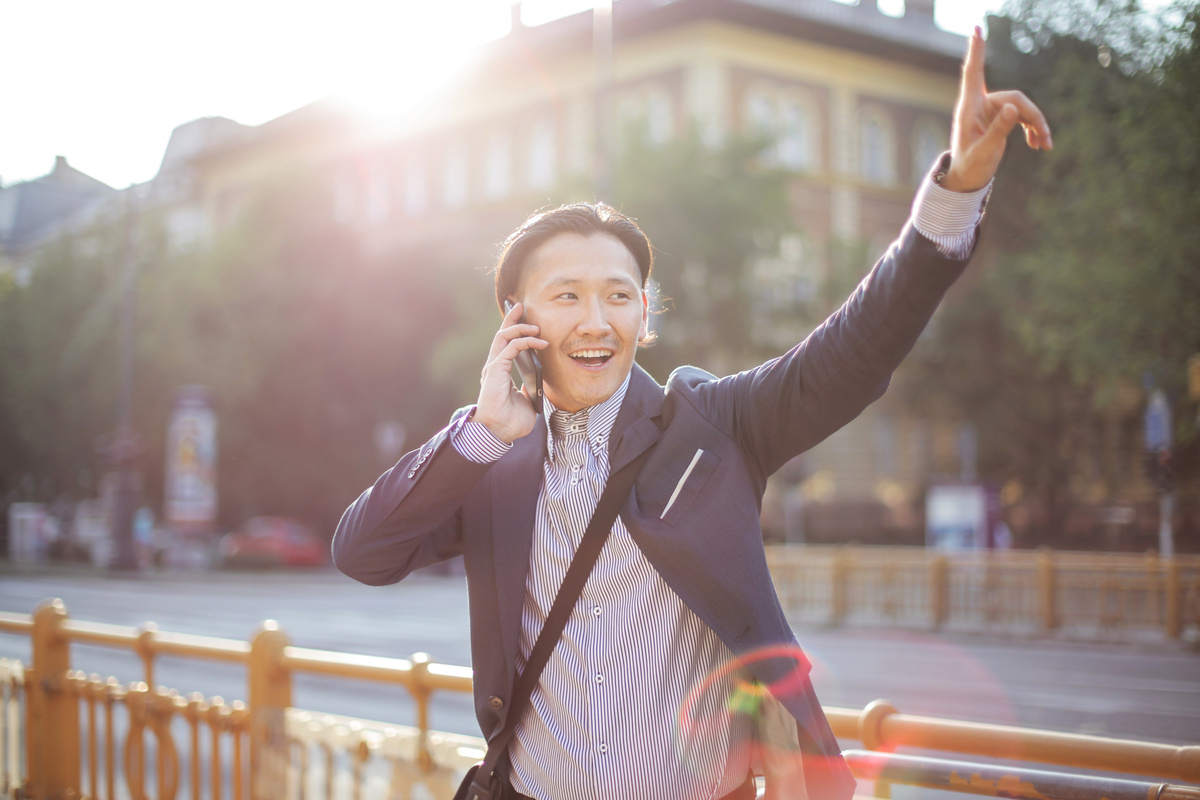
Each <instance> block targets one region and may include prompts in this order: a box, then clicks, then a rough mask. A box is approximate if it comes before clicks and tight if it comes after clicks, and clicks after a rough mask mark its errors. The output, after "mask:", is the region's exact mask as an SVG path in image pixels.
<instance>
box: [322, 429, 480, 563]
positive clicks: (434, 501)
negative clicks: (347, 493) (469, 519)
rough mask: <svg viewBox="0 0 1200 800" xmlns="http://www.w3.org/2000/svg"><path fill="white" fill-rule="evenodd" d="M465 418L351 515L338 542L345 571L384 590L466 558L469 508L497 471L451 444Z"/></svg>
mask: <svg viewBox="0 0 1200 800" xmlns="http://www.w3.org/2000/svg"><path fill="white" fill-rule="evenodd" d="M466 412H467V409H462V410H460V411H459V412H457V413H456V414H455V415H454V418H453V419H452V421H451V423H450V425H448V426H447V427H446V428H444V429H443V430H442V431H440V432H439V433H438V434H437V435H436V436H434V437H433V438H432V439H430V440H429V441H428V442H426V443H425V444H424V445H423V446H422V447H421V448H420V449H418V450H414V451H412V452H411V453H408V454H407V455H405V456H404V457H403V458H401V459H400V461H399V462H398V463H397V464H396V465H395V466H394V467H392V468H391V469H389V470H388V471H387V472H385V473H383V475H381V476H380V477H379V480H377V481H375V485H374V486H372V487H371V488H369V489H367V490H366V491H365V492H363V493H362V494H361V495H359V497H358V499H357V500H355V501H354V502H353V503H352V504H351V505H350V507H349V508H347V509H346V511H345V513H344V514H342V519H341V521H340V522H339V523H338V526H337V531H336V532H335V533H334V535H333V562H334V564H335V565H336V566H337V568H338V569H339V570H341V571H342V572H343V573H345V574H346V575H348V576H350V577H351V578H354V579H355V580H357V581H361V582H362V583H368V584H371V585H373V586H381V585H383V584H388V583H395V582H396V581H398V580H400V579H401V578H403V577H404V576H406V575H408V574H409V573H410V572H412V571H414V570H416V569H419V568H421V567H424V566H428V565H430V564H435V563H437V562H439V561H445V560H446V559H448V558H453V557H454V556H456V555H459V554H460V553H461V552H462V531H461V524H460V516H461V508H462V504H463V501H464V500H465V499H466V497H467V495H468V494H469V493H470V492H471V490H472V489H473V488H474V487H475V485H476V484H477V483H478V482H479V480H480V479H481V478H482V477H483V476H484V475H485V474H486V473H487V471H488V469H489V468H490V467H491V465H490V464H477V463H474V462H472V461H470V460H468V459H466V458H464V457H463V456H462V455H461V454H460V453H459V452H458V451H457V450H456V449H455V448H454V445H453V444H452V443H451V441H450V437H451V435H452V434H453V433H454V431H455V430H456V429H457V428H458V427H459V426H460V425H461V424H462V423H463V422H464V421H465V418H466Z"/></svg>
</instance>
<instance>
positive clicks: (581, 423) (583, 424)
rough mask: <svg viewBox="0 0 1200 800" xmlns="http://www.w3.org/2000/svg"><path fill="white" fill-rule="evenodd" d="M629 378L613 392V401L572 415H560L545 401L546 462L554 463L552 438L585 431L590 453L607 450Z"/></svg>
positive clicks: (589, 407)
mask: <svg viewBox="0 0 1200 800" xmlns="http://www.w3.org/2000/svg"><path fill="white" fill-rule="evenodd" d="M629 378H630V376H629V375H626V376H625V380H624V381H623V382H622V383H621V386H620V388H618V389H617V390H616V391H615V392H613V394H612V397H610V398H608V399H607V400H605V401H604V402H602V403H597V404H596V405H594V406H588V407H587V408H582V409H580V410H579V411H576V412H575V413H573V414H572V413H568V412H566V411H559V410H558V409H557V408H555V407H554V404H553V403H551V402H550V399H549V398H544V399H543V403H544V404H545V407H546V408H545V412H546V458H547V459H549V460H550V461H554V439H555V437H563V436H574V435H579V434H581V433H583V432H585V431H586V432H587V438H588V443H589V444H590V445H591V447H592V452H594V453H599V452H601V451H603V450H604V449H605V448H607V447H608V437H609V435H610V434H611V433H612V428H613V423H615V422H616V421H617V412H619V411H620V410H621V401H622V400H624V399H625V391H626V390H627V389H628V388H629Z"/></svg>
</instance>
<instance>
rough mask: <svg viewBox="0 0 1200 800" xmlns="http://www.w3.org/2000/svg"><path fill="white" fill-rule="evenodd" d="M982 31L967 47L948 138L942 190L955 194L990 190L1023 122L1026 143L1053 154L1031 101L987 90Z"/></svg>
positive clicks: (1018, 94) (1046, 129)
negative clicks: (1015, 130) (1012, 137)
mask: <svg viewBox="0 0 1200 800" xmlns="http://www.w3.org/2000/svg"><path fill="white" fill-rule="evenodd" d="M984 50H985V46H984V43H983V32H982V31H981V30H980V29H979V28H978V27H976V28H975V32H974V33H973V34H972V35H971V38H970V41H969V43H968V44H967V58H966V61H964V62H963V70H962V83H961V85H960V86H959V89H958V105H957V106H956V107H955V109H954V132H953V133H952V134H951V136H950V169H949V170H948V171H947V172H946V177H945V180H943V181H942V186H944V187H945V188H947V189H950V190H951V191H955V192H973V191H975V190H976V189H982V188H983V187H984V186H987V184H988V181H990V180H991V179H992V177H993V176H994V175H995V174H996V168H997V167H999V166H1000V158H1001V157H1002V156H1003V155H1004V145H1005V143H1006V142H1007V140H1008V134H1009V133H1011V132H1012V129H1013V128H1014V127H1016V125H1017V124H1018V123H1020V125H1021V127H1022V128H1024V129H1025V142H1026V143H1027V144H1028V145H1029V146H1030V147H1032V148H1034V149H1035V150H1037V149H1041V150H1049V149H1050V148H1051V147H1053V146H1054V143H1053V141H1052V140H1051V139H1050V126H1049V125H1047V124H1046V118H1045V117H1044V116H1042V112H1041V111H1040V110H1039V109H1038V107H1037V106H1036V105H1034V103H1033V101H1032V100H1030V99H1029V98H1028V97H1026V96H1025V94H1024V93H1023V92H1018V91H1000V92H989V91H988V90H987V86H986V85H985V83H984V77H983V62H984Z"/></svg>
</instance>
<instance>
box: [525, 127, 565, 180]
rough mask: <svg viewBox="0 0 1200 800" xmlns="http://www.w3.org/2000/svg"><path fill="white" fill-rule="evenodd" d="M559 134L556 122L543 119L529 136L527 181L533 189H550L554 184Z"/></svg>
mask: <svg viewBox="0 0 1200 800" xmlns="http://www.w3.org/2000/svg"><path fill="white" fill-rule="evenodd" d="M557 140H558V136H557V133H556V131H555V129H554V122H553V121H551V120H542V121H541V122H538V123H537V124H536V125H534V126H533V130H532V131H531V133H530V136H529V160H528V167H529V170H528V173H527V176H526V177H527V181H528V184H529V188H531V189H548V188H550V187H551V186H553V185H554V179H555V177H556V176H555V171H556V167H557V165H558V141H557Z"/></svg>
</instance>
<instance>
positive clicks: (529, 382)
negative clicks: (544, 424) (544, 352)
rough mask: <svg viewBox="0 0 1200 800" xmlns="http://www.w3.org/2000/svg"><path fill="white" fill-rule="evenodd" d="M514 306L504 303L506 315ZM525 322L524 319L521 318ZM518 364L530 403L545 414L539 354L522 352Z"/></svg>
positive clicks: (518, 357) (517, 359) (534, 408)
mask: <svg viewBox="0 0 1200 800" xmlns="http://www.w3.org/2000/svg"><path fill="white" fill-rule="evenodd" d="M512 307H513V304H512V303H510V302H509V301H508V300H505V301H504V313H505V314H507V313H508V312H510V311H512ZM521 321H522V322H524V321H525V319H524V317H522V318H521ZM514 361H515V362H516V364H517V372H519V373H520V374H521V382H522V383H524V384H525V393H526V394H527V395H529V401H530V402H531V403H533V410H534V411H536V412H537V413H539V414H544V413H545V411H544V410H543V405H542V362H541V361H540V360H539V359H538V357H537V353H536V352H535V351H533V350H532V349H530V350H522V351H521V352H519V353H517V357H516V358H515V359H514Z"/></svg>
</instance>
